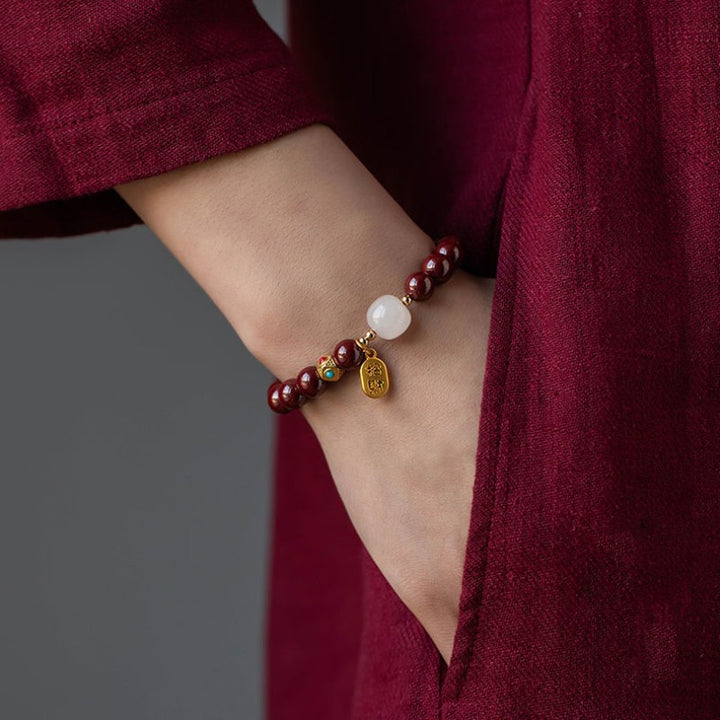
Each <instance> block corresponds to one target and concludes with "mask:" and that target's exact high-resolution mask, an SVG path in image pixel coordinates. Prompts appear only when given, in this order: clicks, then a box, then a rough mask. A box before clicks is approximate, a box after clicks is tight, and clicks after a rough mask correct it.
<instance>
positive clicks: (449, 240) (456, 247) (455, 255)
mask: <svg viewBox="0 0 720 720" xmlns="http://www.w3.org/2000/svg"><path fill="white" fill-rule="evenodd" d="M435 252H436V253H437V254H438V255H444V256H445V257H446V258H449V260H450V262H451V263H452V264H453V266H455V267H457V266H458V265H460V263H461V262H462V257H463V251H462V245H461V244H460V238H458V237H457V235H446V236H445V237H444V238H441V239H440V242H438V244H437V245H436V246H435Z"/></svg>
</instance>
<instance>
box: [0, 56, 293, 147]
mask: <svg viewBox="0 0 720 720" xmlns="http://www.w3.org/2000/svg"><path fill="white" fill-rule="evenodd" d="M288 67H290V66H289V65H287V63H273V64H272V65H264V66H262V67H257V68H253V69H252V70H246V71H244V72H241V73H237V74H235V75H229V76H228V77H224V78H219V79H215V80H212V81H211V82H204V83H201V84H199V85H193V86H192V87H190V88H187V89H185V90H179V91H178V92H174V93H171V94H170V95H163V96H162V97H159V98H153V99H152V100H147V101H145V102H141V103H135V104H133V105H121V106H119V107H116V108H110V109H109V110H103V111H102V112H97V113H92V114H90V115H85V116H82V117H77V118H72V119H71V120H65V121H62V122H56V123H45V122H44V121H42V120H36V121H33V122H30V123H26V124H25V125H24V128H27V129H22V130H20V131H19V132H16V133H7V134H4V135H0V139H3V140H8V139H12V138H21V137H25V136H28V135H38V134H40V133H42V132H45V131H47V130H60V129H63V128H67V127H73V126H75V125H81V124H82V123H86V122H90V121H91V120H95V119H97V118H101V117H107V116H108V115H114V114H116V113H122V112H125V111H127V110H134V109H137V108H143V107H150V106H152V105H155V104H157V103H162V102H166V101H167V100H172V99H173V98H178V97H181V96H183V95H189V94H191V93H194V92H197V91H198V90H205V89H207V88H210V87H213V86H215V85H221V84H222V83H226V82H230V81H232V80H237V79H238V78H241V77H245V76H246V75H253V74H255V73H258V72H264V71H266V70H273V69H277V68H288ZM36 126H37V127H36Z"/></svg>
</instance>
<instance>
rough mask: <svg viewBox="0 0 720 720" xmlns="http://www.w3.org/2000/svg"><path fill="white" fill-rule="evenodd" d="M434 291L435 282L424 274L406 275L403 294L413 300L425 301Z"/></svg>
mask: <svg viewBox="0 0 720 720" xmlns="http://www.w3.org/2000/svg"><path fill="white" fill-rule="evenodd" d="M434 289H435V282H434V281H433V279H432V278H431V277H430V276H429V275H427V274H426V273H424V272H416V273H413V274H412V275H408V276H407V279H406V280H405V292H406V293H407V294H408V295H409V296H410V297H411V298H412V299H413V300H427V299H428V298H429V297H430V296H431V295H432V294H433V290H434Z"/></svg>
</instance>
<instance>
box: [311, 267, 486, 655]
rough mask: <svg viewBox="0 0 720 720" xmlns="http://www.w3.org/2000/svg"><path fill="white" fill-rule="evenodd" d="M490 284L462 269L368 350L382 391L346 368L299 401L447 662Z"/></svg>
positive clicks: (366, 528)
mask: <svg viewBox="0 0 720 720" xmlns="http://www.w3.org/2000/svg"><path fill="white" fill-rule="evenodd" d="M494 282H495V281H494V280H493V279H492V278H478V277H476V276H474V275H471V274H469V273H466V272H464V271H462V270H456V272H455V275H454V276H453V277H452V279H451V280H450V281H449V282H448V283H447V284H446V285H442V286H439V287H438V288H436V290H435V292H434V294H433V296H432V297H431V298H430V299H429V300H428V301H425V302H422V303H414V304H413V306H412V308H411V311H412V313H413V320H412V323H411V325H410V328H409V329H408V330H407V331H406V332H405V334H403V335H401V336H400V337H399V338H396V339H395V340H392V341H384V342H385V345H382V342H383V341H375V342H374V343H373V346H374V347H376V348H377V349H378V354H379V355H380V357H382V358H383V359H384V360H385V362H386V363H387V365H388V371H389V373H390V382H391V389H390V391H389V392H388V394H387V395H386V396H385V397H383V398H381V399H370V398H368V397H366V396H365V395H364V394H363V393H362V391H361V389H360V380H359V377H357V371H350V377H348V376H347V374H346V376H345V377H343V378H342V379H341V381H340V382H339V383H338V384H337V386H335V387H331V388H328V389H327V390H326V391H325V392H324V393H323V395H322V396H320V397H319V398H318V399H317V402H315V401H310V402H308V403H306V404H305V405H303V407H302V409H301V412H302V413H303V414H304V415H305V417H306V418H307V419H308V421H309V422H310V424H311V426H312V428H313V430H314V432H315V434H316V435H317V437H318V440H319V441H320V444H321V446H322V448H323V451H324V453H325V457H326V459H327V461H328V465H329V467H330V471H331V473H332V476H333V479H334V481H335V484H336V486H337V489H338V492H339V493H340V496H341V498H342V500H343V503H344V505H345V507H346V509H347V511H348V515H349V516H350V519H351V520H352V523H353V525H354V526H355V529H356V530H357V532H358V534H359V536H360V538H361V539H362V541H363V544H364V545H365V547H366V548H367V550H368V552H369V553H370V555H371V557H372V558H373V560H374V561H375V563H376V564H377V566H378V567H379V569H380V570H381V571H382V573H383V575H384V576H385V578H386V579H387V580H388V582H389V583H390V585H391V586H392V587H393V589H394V590H395V592H396V593H397V594H398V596H399V597H400V598H401V600H402V601H403V602H404V603H405V604H406V605H407V607H408V608H409V609H410V611H411V612H412V613H413V614H414V615H415V616H416V617H417V618H418V620H419V621H420V622H421V623H422V625H423V626H424V627H425V629H426V630H427V632H428V634H429V635H430V637H431V638H432V640H433V642H434V643H435V645H436V646H437V648H438V650H439V651H440V653H441V655H442V656H443V658H444V659H445V661H446V662H448V663H449V660H450V654H451V651H452V644H453V638H454V635H455V628H456V626H457V617H458V602H459V599H460V583H461V579H462V570H463V560H464V556H465V544H466V542H467V532H468V526H469V523H470V508H471V502H472V489H473V480H474V477H475V454H476V449H477V441H478V422H479V416H480V399H481V394H482V384H483V375H484V371H485V358H486V353H487V340H488V330H489V318H490V309H491V303H492V295H493V287H494Z"/></svg>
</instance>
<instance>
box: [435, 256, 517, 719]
mask: <svg viewBox="0 0 720 720" xmlns="http://www.w3.org/2000/svg"><path fill="white" fill-rule="evenodd" d="M505 269H508V268H503V267H502V266H501V265H500V264H499V265H498V277H497V279H496V281H495V287H494V290H493V299H492V306H491V311H490V324H489V334H488V343H487V354H486V358H485V375H484V380H483V384H482V390H481V391H480V394H481V399H480V416H479V419H478V441H477V445H476V464H475V477H474V480H473V494H472V508H471V514H470V524H469V528H468V532H467V541H466V548H465V557H464V562H463V573H462V586H461V587H462V589H461V596H460V604H459V614H458V622H457V626H456V630H455V638H454V641H453V648H452V654H451V657H450V662H449V664H448V665H447V666H446V665H445V663H444V662H443V661H441V668H440V677H439V682H440V686H439V694H440V705H441V707H442V705H443V704H444V702H445V701H446V700H452V699H453V698H455V697H457V696H458V695H459V693H460V691H461V689H462V684H463V682H464V679H465V674H466V671H467V669H468V667H469V665H470V662H471V659H472V656H473V653H474V649H475V643H476V641H477V639H478V631H479V627H480V624H481V622H482V609H483V586H484V581H485V573H486V567H487V561H488V547H489V544H490V535H491V529H492V520H493V512H494V508H495V502H496V497H495V490H496V476H497V465H498V450H499V447H500V440H501V436H502V431H503V426H502V418H503V405H504V387H505V376H506V371H507V367H508V359H509V355H510V346H511V339H512V332H511V331H512V310H513V308H512V287H511V285H510V282H511V278H508V277H507V276H506V275H505V274H504V272H503V270H505Z"/></svg>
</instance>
